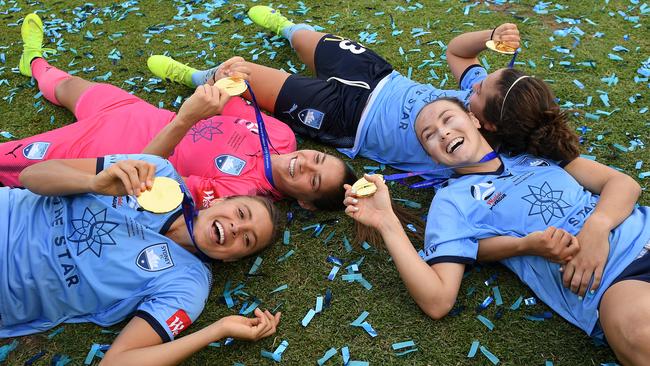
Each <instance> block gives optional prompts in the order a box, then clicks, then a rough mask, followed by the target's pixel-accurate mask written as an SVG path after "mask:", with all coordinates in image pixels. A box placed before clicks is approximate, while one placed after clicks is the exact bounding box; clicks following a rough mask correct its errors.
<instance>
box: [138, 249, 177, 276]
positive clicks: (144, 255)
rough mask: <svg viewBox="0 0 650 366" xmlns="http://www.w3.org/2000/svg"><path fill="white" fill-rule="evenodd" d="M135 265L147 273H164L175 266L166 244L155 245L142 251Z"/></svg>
mask: <svg viewBox="0 0 650 366" xmlns="http://www.w3.org/2000/svg"><path fill="white" fill-rule="evenodd" d="M135 263H136V264H137V265H138V267H140V268H142V269H144V270H145V271H147V272H157V271H162V270H165V269H167V268H170V267H173V266H174V261H173V260H172V256H171V254H170V253H169V247H168V246H167V244H166V243H159V244H154V245H150V246H148V247H146V248H144V249H142V251H140V254H138V257H137V258H136V260H135Z"/></svg>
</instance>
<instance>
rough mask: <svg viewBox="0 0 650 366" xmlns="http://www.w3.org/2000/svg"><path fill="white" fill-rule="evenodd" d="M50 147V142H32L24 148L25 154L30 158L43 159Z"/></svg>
mask: <svg viewBox="0 0 650 366" xmlns="http://www.w3.org/2000/svg"><path fill="white" fill-rule="evenodd" d="M49 147H50V143H49V142H32V143H31V144H29V145H27V146H25V147H24V148H23V156H24V157H25V158H27V159H29V160H43V158H44V157H45V154H46V153H47V149H48V148H49Z"/></svg>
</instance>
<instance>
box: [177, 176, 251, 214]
mask: <svg viewBox="0 0 650 366" xmlns="http://www.w3.org/2000/svg"><path fill="white" fill-rule="evenodd" d="M185 184H186V185H187V187H188V188H189V190H190V192H191V193H192V198H194V202H197V203H198V204H197V206H199V207H200V208H201V209H203V208H208V207H210V203H211V202H212V201H214V200H215V199H217V198H223V197H229V196H241V195H243V196H255V195H258V194H259V193H258V192H257V190H256V188H255V187H256V186H255V184H254V183H250V184H248V183H241V182H239V183H235V182H233V181H231V180H229V179H226V178H206V177H200V176H196V175H190V176H189V177H186V178H185Z"/></svg>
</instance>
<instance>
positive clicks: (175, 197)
mask: <svg viewBox="0 0 650 366" xmlns="http://www.w3.org/2000/svg"><path fill="white" fill-rule="evenodd" d="M182 201H183V192H182V191H181V186H180V185H179V184H178V182H177V181H175V180H173V179H171V178H167V177H156V178H155V179H154V181H153V187H151V190H149V191H144V192H142V193H141V194H140V196H138V204H139V205H140V207H142V208H143V209H145V210H147V211H149V212H153V213H166V212H170V211H172V210H173V209H175V208H176V207H178V205H180V204H181V202H182Z"/></svg>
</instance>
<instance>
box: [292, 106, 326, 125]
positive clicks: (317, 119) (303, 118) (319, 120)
mask: <svg viewBox="0 0 650 366" xmlns="http://www.w3.org/2000/svg"><path fill="white" fill-rule="evenodd" d="M324 118H325V113H323V112H321V111H317V110H315V109H311V108H307V109H303V110H302V111H300V113H298V119H300V122H302V123H304V124H306V125H307V126H309V127H311V128H315V129H317V130H320V126H321V124H323V119H324Z"/></svg>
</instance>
